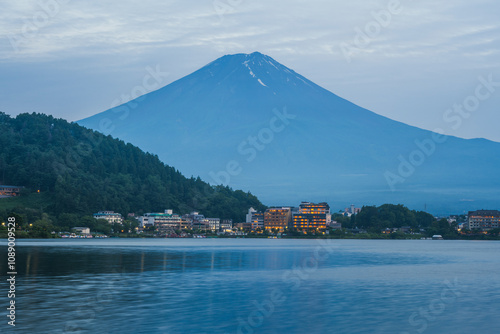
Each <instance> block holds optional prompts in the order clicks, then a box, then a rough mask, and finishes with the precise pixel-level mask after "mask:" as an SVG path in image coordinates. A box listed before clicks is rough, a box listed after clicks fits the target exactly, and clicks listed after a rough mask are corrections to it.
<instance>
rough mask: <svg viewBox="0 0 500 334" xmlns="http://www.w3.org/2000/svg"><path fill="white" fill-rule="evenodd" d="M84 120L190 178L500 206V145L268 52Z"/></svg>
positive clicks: (367, 197)
mask: <svg viewBox="0 0 500 334" xmlns="http://www.w3.org/2000/svg"><path fill="white" fill-rule="evenodd" d="M78 123H79V124H81V125H83V126H85V127H88V128H91V129H95V130H98V131H101V132H104V133H105V134H111V135H112V136H114V137H117V138H120V139H123V140H125V141H127V142H130V143H133V144H135V145H138V146H139V147H141V148H143V149H144V150H147V151H148V152H152V153H155V154H158V156H159V157H160V159H161V160H162V161H164V162H166V163H168V164H169V165H172V166H175V167H176V168H178V169H179V170H180V171H182V172H183V173H185V174H186V175H194V176H200V177H201V178H202V179H204V180H207V181H208V182H211V183H213V184H218V183H224V184H229V185H230V186H232V187H235V188H241V189H245V190H251V191H252V192H253V193H255V194H256V195H258V196H259V198H261V199H262V200H263V201H264V202H265V203H266V204H270V205H274V204H276V205H281V204H293V203H297V202H300V201H302V200H304V199H307V200H310V201H324V200H326V201H328V202H329V203H330V204H331V205H332V206H333V207H335V206H336V204H337V203H338V205H339V206H340V207H343V206H345V205H348V204H351V203H358V204H377V205H378V204H383V203H386V202H387V203H395V204H397V203H403V204H406V205H408V206H409V207H411V208H415V209H420V210H421V209H423V208H424V206H425V203H427V208H428V210H429V211H430V212H433V213H456V212H464V211H468V210H470V209H476V208H480V207H490V208H497V207H500V178H499V177H498V170H499V167H498V166H500V144H499V143H494V142H490V141H487V140H483V139H474V140H465V139H460V138H456V137H450V136H441V137H440V136H437V135H436V134H433V133H432V132H430V131H426V130H422V129H419V128H416V127H412V126H409V125H406V124H403V123H400V122H397V121H394V120H390V119H388V118H386V117H383V116H380V115H377V114H375V113H373V112H371V111H369V110H366V109H363V108H361V107H359V106H357V105H354V104H352V103H351V102H349V101H347V100H345V99H342V98H340V97H338V96H337V95H335V94H333V93H331V92H329V91H327V90H325V89H323V88H322V87H320V86H318V85H316V84H315V83H313V82H311V81H310V80H308V79H307V78H305V77H303V76H302V75H300V74H298V73H296V72H294V71H293V70H291V69H289V68H287V67H286V66H284V65H282V64H280V63H279V62H277V61H276V60H274V59H273V58H271V57H269V56H266V55H263V54H261V53H259V52H254V53H251V54H235V55H226V56H223V57H221V58H219V59H217V60H215V61H213V62H211V63H210V64H208V65H206V66H204V67H202V68H201V69H199V70H198V71H196V72H194V73H192V74H190V75H188V76H186V77H184V78H182V79H179V80H177V81H175V82H173V83H171V84H169V85H168V86H165V87H163V88H161V89H159V90H157V91H154V92H152V93H149V94H146V95H144V96H142V97H141V98H139V99H137V100H135V101H131V102H130V103H128V104H124V105H121V106H118V107H116V108H114V109H110V110H107V111H104V112H102V113H99V114H97V115H94V116H92V117H89V118H87V119H84V120H81V121H79V122H78Z"/></svg>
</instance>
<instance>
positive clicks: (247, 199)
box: [0, 113, 263, 220]
mask: <svg viewBox="0 0 500 334" xmlns="http://www.w3.org/2000/svg"><path fill="white" fill-rule="evenodd" d="M0 184H4V185H5V184H6V185H16V186H24V187H25V191H24V193H23V196H21V198H19V203H20V205H24V206H25V207H30V206H33V207H34V209H37V210H43V211H44V212H46V213H49V214H52V215H55V216H59V215H61V214H63V213H72V214H75V213H76V214H79V215H89V214H92V213H95V212H97V211H99V210H113V211H116V212H120V213H122V214H127V213H130V212H134V213H142V212H158V211H163V210H164V209H173V210H174V212H177V213H187V212H190V211H200V212H201V213H203V214H204V215H205V216H208V217H220V218H233V219H238V220H242V219H243V218H244V214H245V212H246V211H247V210H248V208H249V207H251V206H253V207H254V208H256V209H263V205H262V203H260V201H259V200H258V199H257V198H256V197H255V196H253V195H252V194H250V193H245V192H243V191H240V190H236V191H234V190H232V189H230V188H228V187H222V186H218V187H213V186H210V185H209V184H207V183H205V182H204V181H202V180H201V179H200V178H186V177H184V176H183V175H182V174H181V173H180V172H179V171H177V170H176V169H175V168H173V167H170V166H166V165H165V164H163V163H162V162H161V161H160V160H159V159H158V157H157V156H156V155H152V154H149V153H145V152H143V151H141V150H140V149H139V148H137V147H135V146H133V145H131V144H125V143H124V142H123V141H121V140H117V139H113V138H111V137H110V136H104V135H103V134H100V133H98V132H95V131H92V130H88V129H86V128H83V127H81V126H79V125H77V124H75V123H68V122H67V121H65V120H62V119H56V118H53V117H51V116H46V115H43V114H35V113H33V114H21V115H18V116H17V117H16V118H12V117H9V116H8V115H6V114H4V113H0ZM38 190H40V193H38ZM23 197H24V200H23ZM37 197H38V198H43V199H44V200H43V201H40V200H36V201H35V200H33V201H31V199H33V198H35V199H36V198H37ZM26 198H28V199H30V200H26ZM7 200H8V201H12V200H11V199H7ZM1 201H6V199H0V202H1ZM35 202H36V204H35ZM21 203H22V204H21ZM40 203H43V205H42V207H40V205H41V204H40Z"/></svg>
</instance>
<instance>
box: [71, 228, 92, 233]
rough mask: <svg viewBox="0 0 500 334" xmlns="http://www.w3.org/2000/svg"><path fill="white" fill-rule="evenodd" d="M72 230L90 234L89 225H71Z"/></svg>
mask: <svg viewBox="0 0 500 334" xmlns="http://www.w3.org/2000/svg"><path fill="white" fill-rule="evenodd" d="M72 230H73V231H75V232H76V233H81V234H90V228H89V227H73V228H72Z"/></svg>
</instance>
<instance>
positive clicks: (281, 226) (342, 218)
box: [0, 186, 500, 239]
mask: <svg viewBox="0 0 500 334" xmlns="http://www.w3.org/2000/svg"><path fill="white" fill-rule="evenodd" d="M21 188H22V187H16V186H0V198H8V197H16V196H18V195H19V192H20V191H21ZM381 208H384V209H383V210H382V209H381ZM373 209H376V208H375V207H365V206H363V207H362V208H359V207H356V206H355V205H354V204H352V205H350V206H349V207H347V208H345V209H344V210H343V211H342V210H340V211H339V212H332V211H331V208H330V206H329V204H328V203H326V202H321V203H312V202H302V203H300V204H299V206H297V207H294V206H279V207H269V208H267V209H266V210H265V211H262V212H260V211H257V210H256V209H254V208H253V207H250V208H249V209H248V212H247V213H246V215H245V220H244V221H233V220H232V219H221V218H218V217H205V216H204V214H203V212H197V211H193V212H190V213H188V214H179V213H175V212H174V211H173V210H171V209H166V210H164V211H163V212H150V213H144V214H141V215H136V214H135V213H128V214H127V215H126V216H123V215H122V214H121V213H118V212H114V211H111V210H103V211H99V212H97V213H94V214H93V216H92V219H89V220H87V222H88V223H87V224H86V225H85V226H75V227H72V228H71V230H70V231H50V234H51V237H61V238H107V237H110V236H119V237H170V238H193V237H194V238H205V237H268V238H283V237H296V238H299V237H337V238H340V237H356V238H382V237H385V238H404V239H417V238H420V239H443V236H442V234H448V238H450V237H451V238H453V236H452V235H450V232H451V233H456V235H457V236H472V237H484V236H490V237H498V234H499V232H500V211H499V210H476V211H469V212H468V214H467V215H452V216H448V217H433V216H431V215H430V214H428V213H425V212H414V213H412V211H410V210H409V209H407V208H405V207H404V206H402V205H391V204H386V205H385V207H384V206H381V207H379V208H378V209H381V210H379V211H384V210H385V211H387V212H385V213H384V212H381V216H380V217H375V218H374V217H373V214H374V212H373ZM370 211H372V212H370ZM375 211H377V210H375ZM370 215H372V216H370ZM384 215H385V216H391V217H393V218H392V219H393V222H392V223H391V222H390V221H389V220H388V218H387V217H384ZM412 215H413V216H415V217H417V218H418V219H413V221H412V219H411V217H412ZM366 216H370V217H368V218H367V217H366ZM408 216H409V217H410V218H408ZM363 217H364V218H363ZM394 217H398V218H394ZM361 218H363V219H361ZM394 219H396V220H398V219H399V220H400V221H399V222H396V221H394ZM367 220H368V221H373V220H378V221H382V222H381V223H380V222H379V223H378V224H374V223H371V224H370V225H369V227H367V224H366V223H363V221H364V222H366V221H367ZM430 220H433V223H434V225H432V224H431V223H430ZM424 221H427V222H426V223H424ZM404 222H407V225H405V224H404ZM1 227H5V223H2V226H1ZM30 228H33V224H31V223H30V224H29V225H28V226H27V232H29V229H30ZM439 233H441V234H439Z"/></svg>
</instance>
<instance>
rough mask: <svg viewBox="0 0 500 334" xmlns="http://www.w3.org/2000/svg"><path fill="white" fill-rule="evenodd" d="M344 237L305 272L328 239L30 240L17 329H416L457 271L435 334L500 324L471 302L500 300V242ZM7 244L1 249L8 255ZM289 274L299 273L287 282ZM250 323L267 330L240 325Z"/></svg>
mask: <svg viewBox="0 0 500 334" xmlns="http://www.w3.org/2000/svg"><path fill="white" fill-rule="evenodd" d="M336 244H337V245H338V247H337V248H335V250H334V251H333V252H332V253H331V254H330V255H329V256H327V257H326V258H324V260H322V261H321V262H320V263H318V264H317V266H316V268H314V267H309V270H305V271H304V270H303V271H302V272H301V271H300V270H302V269H304V268H303V267H302V264H303V263H305V262H304V261H305V260H307V259H310V258H311V256H312V254H314V249H315V247H317V245H318V244H317V243H316V241H314V240H306V241H303V240H215V241H214V240H187V241H186V240H181V241H171V240H166V241H156V240H153V241H141V240H131V241H128V240H127V242H124V241H114V240H110V241H105V242H103V243H97V242H94V241H93V242H92V243H85V242H79V243H71V242H68V241H64V242H59V241H57V242H46V241H27V242H24V244H23V245H21V247H18V250H17V262H18V277H19V283H18V289H19V295H18V296H16V297H18V298H17V299H16V303H18V304H17V305H18V309H19V313H20V314H22V315H23V316H20V317H19V320H18V321H19V323H18V326H16V327H17V328H16V329H19V331H20V332H25V333H76V332H79V333H122V334H123V333H238V330H240V332H243V333H246V332H248V333H250V331H248V330H247V331H245V328H246V329H248V328H250V330H251V332H252V333H282V332H287V333H304V332H308V333H332V332H336V333H400V332H402V331H410V332H412V331H411V330H414V328H413V327H411V325H409V323H408V317H409V316H410V315H411V313H412V312H413V310H418V309H419V308H420V307H424V308H425V307H428V305H429V303H430V302H431V301H432V300H433V298H435V296H436V295H439V294H440V293H441V291H442V289H443V281H444V280H445V279H450V280H452V279H454V278H455V277H457V278H458V279H459V281H460V284H461V286H460V288H461V289H462V291H464V292H463V294H462V296H461V299H457V300H456V301H455V302H454V303H453V304H450V305H447V312H445V313H443V314H441V315H440V317H439V320H438V321H436V322H433V323H429V328H428V330H427V333H439V332H443V331H446V332H450V331H452V332H453V331H454V332H464V331H465V332H467V331H468V330H471V331H472V330H474V329H475V330H476V331H477V330H478V329H482V328H485V327H484V323H488V326H489V327H488V328H487V330H483V331H482V332H485V333H487V332H488V331H489V330H492V329H493V330H497V329H500V328H499V327H500V326H499V325H496V324H492V323H491V321H487V319H488V317H489V316H490V314H489V313H488V312H484V311H481V310H482V308H480V307H478V308H477V309H473V308H471V307H470V305H478V303H479V304H486V302H487V306H488V309H491V310H494V309H498V307H500V298H499V297H500V293H499V291H500V283H498V280H497V279H496V278H498V277H499V276H500V269H499V268H500V266H499V264H500V261H499V259H498V257H497V256H496V255H495V254H498V251H499V250H500V243H482V244H481V243H478V244H471V243H463V242H462V243H461V242H458V243H448V244H447V243H435V242H430V243H429V242H405V241H402V242H399V241H398V242H387V241H384V242H371V241H356V240H354V241H340V242H336ZM4 251H5V247H3V246H2V248H1V251H0V257H1V258H2V259H5V256H4V255H5V252H4ZM3 261H4V260H2V261H0V270H1V272H2V273H3V272H6V263H5V262H3ZM311 268H312V269H311ZM306 269H307V268H306ZM294 270H295V271H296V272H295V273H294V274H293V271H294ZM291 272H292V274H290V273H291ZM478 272H480V273H481V274H480V275H477V274H476V273H478ZM287 273H288V274H290V275H288V277H292V278H294V279H288V280H287V279H284V277H286V275H287ZM293 275H295V276H293ZM2 284H4V283H3V282H2ZM0 288H2V289H3V285H2V286H0ZM277 291H279V292H280V293H281V299H280V300H282V302H281V303H274V304H273V307H272V312H271V311H269V310H271V309H270V308H269V307H268V308H267V310H268V313H269V314H268V315H265V316H261V317H260V318H255V319H254V318H251V317H252V315H255V314H261V313H262V312H264V311H262V312H261V313H258V310H260V309H261V308H262V307H265V306H263V305H270V304H269V303H268V301H269V300H271V299H272V296H273V294H276V292H277ZM467 291H471V292H470V293H467ZM472 292H473V293H472ZM256 310H257V311H256ZM255 312H257V313H255ZM259 312H260V311H259ZM460 314H461V315H462V318H460V317H457V315H460ZM249 317H250V318H249ZM248 319H250V320H252V321H253V320H255V324H256V323H258V326H252V327H248V328H247V327H245V326H244V325H242V324H245V323H246V324H248V321H249V320H248ZM457 319H459V320H460V319H467V321H464V322H460V321H458V322H457ZM257 320H258V321H257ZM481 322H483V327H481ZM495 326H496V327H495ZM413 332H414V331H413Z"/></svg>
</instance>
